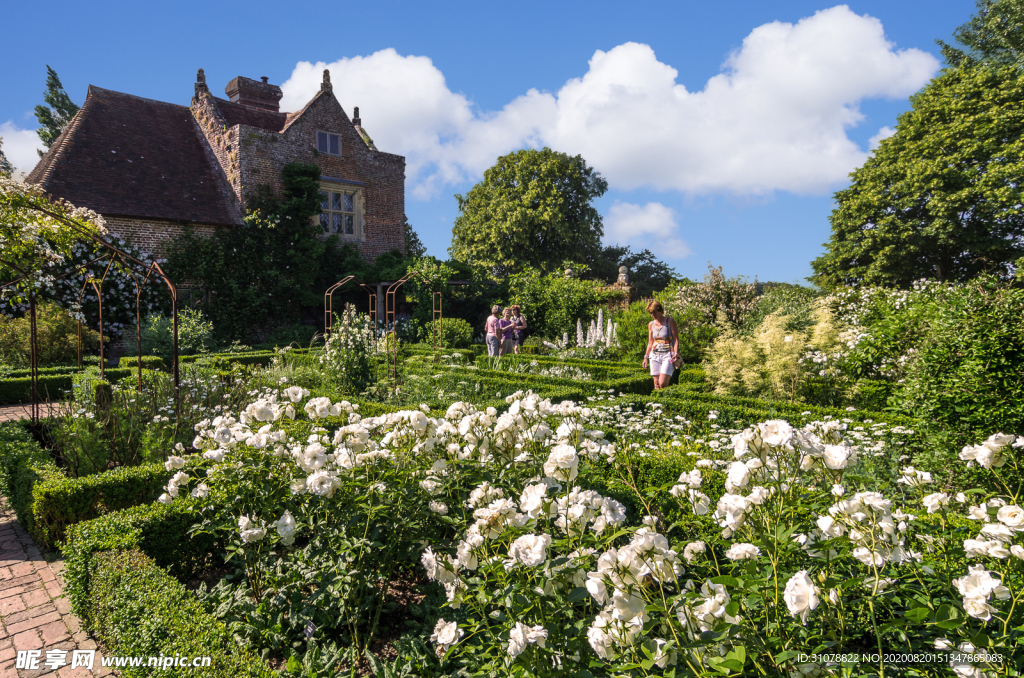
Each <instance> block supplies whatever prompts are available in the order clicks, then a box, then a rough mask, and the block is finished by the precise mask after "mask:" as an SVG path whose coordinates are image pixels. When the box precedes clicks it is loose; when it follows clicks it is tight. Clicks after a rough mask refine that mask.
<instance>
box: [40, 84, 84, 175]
mask: <svg viewBox="0 0 1024 678" xmlns="http://www.w3.org/2000/svg"><path fill="white" fill-rule="evenodd" d="M43 101H44V102H46V104H48V105H45V106H44V105H43V104H40V105H38V106H36V119H37V120H39V124H40V125H42V127H40V128H39V129H38V130H36V133H37V134H38V135H39V138H40V139H41V140H42V142H43V146H45V147H46V148H47V149H49V148H50V146H51V145H53V142H55V141H56V140H57V137H59V136H60V135H61V132H63V131H64V128H65V127H67V125H68V123H69V122H71V119H72V118H74V117H75V113H78V105H77V104H75V103H74V102H73V101H71V97H69V96H68V93H67V92H65V91H64V85H62V84H61V82H60V78H58V77H57V72H56V71H55V70H53V69H52V68H50V67H49V66H47V67H46V91H45V92H44V93H43ZM50 106H52V107H53V108H50ZM43 155H45V153H43V152H42V151H39V157H40V158H41V157H43Z"/></svg>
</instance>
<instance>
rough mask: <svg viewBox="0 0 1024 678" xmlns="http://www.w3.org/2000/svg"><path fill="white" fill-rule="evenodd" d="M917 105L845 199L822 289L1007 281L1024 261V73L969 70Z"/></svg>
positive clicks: (821, 269)
mask: <svg viewBox="0 0 1024 678" xmlns="http://www.w3.org/2000/svg"><path fill="white" fill-rule="evenodd" d="M911 104H912V109H911V110H910V111H908V112H906V113H904V114H903V115H901V116H900V117H899V122H898V124H897V126H896V132H895V134H893V135H892V136H891V137H889V138H887V139H884V140H883V141H882V142H881V144H880V145H879V147H878V148H877V149H876V150H875V151H874V152H873V153H872V154H871V156H870V157H869V158H868V160H867V162H866V163H865V164H864V165H863V166H862V167H860V168H858V169H857V170H855V171H854V172H853V173H852V174H851V177H852V180H853V181H852V183H851V185H850V186H849V188H846V189H845V190H842V191H839V192H838V193H836V194H835V199H836V203H837V207H836V208H835V209H834V210H833V212H832V214H831V215H830V216H829V221H830V222H831V224H832V236H831V240H830V241H829V242H828V243H826V244H825V247H826V250H827V251H826V252H825V254H823V255H822V256H821V257H819V258H818V259H816V260H815V261H813V262H812V264H811V265H812V267H813V268H814V276H813V277H812V280H813V281H814V282H815V283H816V284H818V285H819V286H822V287H825V288H832V287H836V286H841V285H852V284H860V283H863V284H872V285H896V286H899V287H907V286H909V285H910V284H911V283H912V282H913V281H914V280H917V279H920V278H934V279H937V280H940V281H956V280H966V279H970V278H972V277H974V276H976V275H978V274H979V273H981V272H985V271H988V272H990V273H994V274H996V275H999V276H1002V277H1007V276H1009V274H1010V273H1011V271H1012V266H1011V264H1012V262H1013V261H1015V260H1016V259H1018V258H1019V257H1020V256H1021V255H1022V254H1024V215H1022V203H1024V185H1022V183H1021V181H1020V178H1021V176H1024V106H1022V104H1024V74H1022V72H1021V71H1020V70H1018V69H1017V68H1016V67H1015V66H997V65H992V64H984V63H983V64H966V65H963V66H961V67H959V68H954V69H950V70H947V71H945V72H944V73H942V74H941V75H940V76H939V77H937V78H936V79H935V80H933V81H932V82H931V83H930V84H929V85H928V86H927V87H925V88H924V89H923V90H922V91H920V92H918V93H917V94H915V95H914V96H913V97H911Z"/></svg>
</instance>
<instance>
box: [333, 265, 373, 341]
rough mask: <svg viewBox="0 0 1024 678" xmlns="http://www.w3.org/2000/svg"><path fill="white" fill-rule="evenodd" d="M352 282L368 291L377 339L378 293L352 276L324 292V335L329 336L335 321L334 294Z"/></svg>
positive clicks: (370, 311) (371, 320) (370, 312)
mask: <svg viewBox="0 0 1024 678" xmlns="http://www.w3.org/2000/svg"><path fill="white" fill-rule="evenodd" d="M350 282H355V284H357V285H359V286H360V287H362V288H363V289H364V290H366V293H367V294H368V295H369V301H370V309H369V314H370V322H371V323H373V332H374V337H376V336H377V293H376V292H374V291H373V288H372V287H371V286H369V285H367V284H365V283H361V282H359V280H358V279H357V278H356V277H355V276H354V275H350V276H346V277H344V278H342V279H341V280H339V281H338V282H336V283H334V284H333V285H331V286H330V287H328V288H327V291H326V292H324V333H325V334H329V333H330V331H331V321H332V320H333V319H334V293H335V292H337V291H338V290H340V289H342V288H343V287H345V285H347V284H348V283H350Z"/></svg>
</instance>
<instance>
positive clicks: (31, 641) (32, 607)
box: [0, 497, 117, 678]
mask: <svg viewBox="0 0 1024 678" xmlns="http://www.w3.org/2000/svg"><path fill="white" fill-rule="evenodd" d="M62 570H63V563H62V562H61V561H60V560H57V561H54V562H51V563H47V562H46V560H45V559H44V558H43V555H42V553H40V551H39V548H38V547H37V546H36V543H35V542H34V541H33V540H32V537H30V536H29V534H28V533H27V532H26V531H25V530H24V529H23V528H22V526H21V525H19V524H18V522H17V519H16V518H15V516H14V511H12V510H11V509H10V507H9V506H8V505H7V500H6V499H5V498H2V497H0V678H29V677H30V676H31V677H34V676H53V677H56V678H71V677H74V678H86V677H90V678H92V677H95V676H106V675H117V674H116V673H114V672H113V671H111V669H108V668H103V667H102V666H101V665H100V653H98V652H97V653H96V654H95V656H94V665H93V668H92V670H89V669H85V668H75V669H72V668H71V664H72V659H73V654H72V653H73V651H74V650H95V649H96V642H95V641H93V640H92V638H90V637H89V634H88V633H86V632H85V631H84V630H82V624H81V622H80V621H79V620H78V618H77V617H75V616H74V615H73V614H71V605H70V603H68V601H67V599H66V598H65V597H64V592H63V589H62V585H61V571H62ZM19 650H41V655H40V656H39V668H38V669H36V670H29V669H18V668H16V667H15V664H16V659H17V654H18V651H19ZM62 651H64V652H66V655H63V658H64V659H65V662H66V664H65V665H58V664H57V662H56V661H54V662H53V663H51V664H50V665H47V658H48V657H47V653H48V652H54V654H55V655H56V658H57V659H59V658H61V652H62ZM51 657H52V655H51Z"/></svg>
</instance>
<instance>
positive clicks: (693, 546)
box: [683, 541, 707, 563]
mask: <svg viewBox="0 0 1024 678" xmlns="http://www.w3.org/2000/svg"><path fill="white" fill-rule="evenodd" d="M705 549H707V545H706V544H705V543H704V542H702V541H693V542H690V543H689V544H687V545H686V546H684V547H683V558H685V559H686V562H688V563H692V562H693V561H694V560H696V559H697V556H699V555H701V554H703V553H704V551H705Z"/></svg>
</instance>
